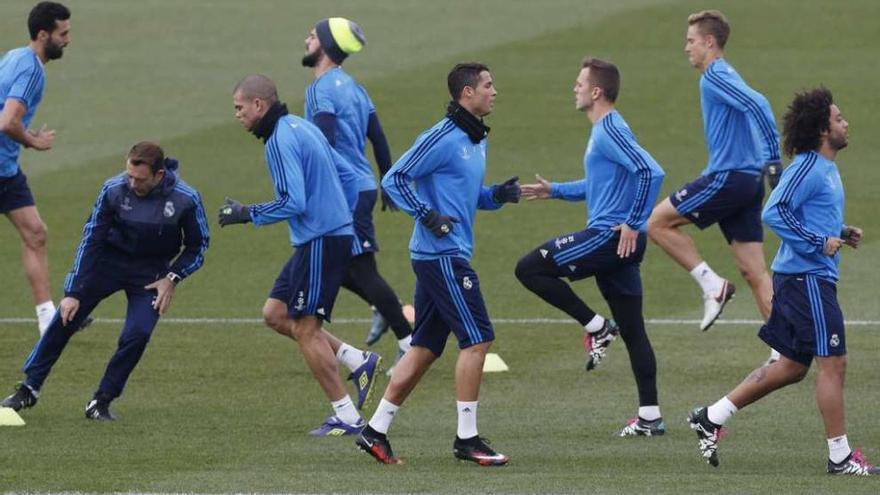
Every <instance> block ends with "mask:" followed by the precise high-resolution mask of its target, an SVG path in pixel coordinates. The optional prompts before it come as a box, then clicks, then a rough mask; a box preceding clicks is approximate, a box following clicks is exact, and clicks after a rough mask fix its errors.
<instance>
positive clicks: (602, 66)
mask: <svg viewBox="0 0 880 495" xmlns="http://www.w3.org/2000/svg"><path fill="white" fill-rule="evenodd" d="M581 68H582V69H590V83H591V84H592V85H593V86H595V87H597V88H602V94H603V95H605V99H606V100H608V101H610V102H611V103H614V102H615V101H617V95H618V93H620V71H619V70H617V66H616V65H614V64H612V63H611V62H607V61H605V60H602V59H598V58H592V57H587V58H585V59H584V61H583V62H582V63H581Z"/></svg>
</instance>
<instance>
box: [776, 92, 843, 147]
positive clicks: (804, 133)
mask: <svg viewBox="0 0 880 495" xmlns="http://www.w3.org/2000/svg"><path fill="white" fill-rule="evenodd" d="M833 103H834V98H833V97H832V95H831V91H829V90H828V88H825V87H819V88H816V89H811V90H809V91H804V92H802V93H797V94H796V95H795V96H794V100H793V101H792V102H791V105H789V106H788V113H786V114H785V117H783V119H782V134H783V136H784V137H785V139H784V141H783V143H782V149H783V150H784V151H785V154H786V155H788V156H790V157H791V156H794V155H796V154H798V153H806V152H807V151H813V150H816V149H818V148H819V146H820V145H821V144H822V132H824V131H828V130H829V129H830V128H831V124H830V120H831V105H832V104H833Z"/></svg>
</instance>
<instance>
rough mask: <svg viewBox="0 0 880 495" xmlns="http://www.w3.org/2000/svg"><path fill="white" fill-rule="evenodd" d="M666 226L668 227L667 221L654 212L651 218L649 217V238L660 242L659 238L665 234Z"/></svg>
mask: <svg viewBox="0 0 880 495" xmlns="http://www.w3.org/2000/svg"><path fill="white" fill-rule="evenodd" d="M666 228H668V226H667V225H666V222H664V221H663V219H662V218H660V216H659V215H653V214H652V215H651V216H650V218H648V238H649V239H651V241H652V242H654V243H655V244H657V243H658V242H659V241H658V238H659V237H661V236H662V235H663V229H666Z"/></svg>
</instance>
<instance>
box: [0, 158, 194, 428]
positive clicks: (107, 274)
mask: <svg viewBox="0 0 880 495" xmlns="http://www.w3.org/2000/svg"><path fill="white" fill-rule="evenodd" d="M126 167H127V171H126V172H125V173H122V174H120V175H117V176H116V177H113V178H111V179H110V180H108V181H107V182H105V183H104V187H103V188H102V189H101V193H100V194H99V195H98V200H97V202H96V203H95V208H94V210H93V211H92V214H91V216H90V217H89V219H88V221H87V222H86V225H85V227H84V228H83V237H82V241H81V243H80V245H79V249H78V250H77V252H76V258H75V259H74V262H73V269H72V270H71V271H70V274H69V275H68V276H67V280H66V282H65V285H64V296H65V297H64V299H63V300H62V301H61V303H60V304H59V307H58V313H57V314H56V315H55V318H54V319H53V320H52V324H51V325H50V326H49V329H48V330H47V332H46V334H45V335H44V336H43V337H42V338H41V339H40V341H39V342H38V343H37V345H36V347H34V350H33V352H31V355H30V356H29V357H28V359H27V362H26V363H25V365H24V372H25V374H26V375H27V378H26V379H25V381H24V382H23V383H22V384H20V385H19V386H18V390H17V391H16V393H15V394H13V395H11V396H9V397H7V398H6V399H5V400H4V401H3V402H2V403H0V406H2V407H11V408H12V409H15V410H20V409H22V408H28V407H31V406H33V405H34V404H36V402H37V397H38V395H39V391H40V388H41V387H42V386H43V382H44V381H45V380H46V377H47V376H48V375H49V371H50V370H51V369H52V365H54V364H55V361H57V360H58V357H59V356H61V352H62V351H63V350H64V347H65V346H66V345H67V342H68V341H69V340H70V337H71V336H72V335H73V333H74V332H75V329H77V328H79V325H80V322H82V320H83V319H85V318H86V317H87V316H88V315H89V313H91V312H92V310H93V309H94V308H95V306H97V305H98V303H99V302H101V301H102V300H103V299H105V298H107V297H108V296H110V295H111V294H113V293H115V292H117V291H119V290H124V291H125V295H126V296H127V298H128V311H127V314H126V318H125V325H124V326H123V327H122V334H121V335H120V337H119V347H118V349H117V350H116V354H114V356H113V358H112V359H111V360H110V363H109V364H108V365H107V371H106V372H105V373H104V378H103V379H102V380H101V384H100V385H99V386H98V390H97V392H95V395H94V398H93V399H92V400H91V401H90V402H89V403H88V405H87V406H86V417H87V418H89V419H97V420H112V419H115V418H114V416H113V415H112V414H111V413H110V409H109V405H110V402H111V401H112V400H113V399H115V398H117V397H119V395H121V394H122V389H123V388H124V387H125V382H126V381H127V380H128V376H129V375H130V374H131V372H132V370H133V369H134V367H135V366H136V365H137V363H138V361H139V360H140V358H141V356H142V355H143V353H144V349H145V348H146V346H147V342H149V340H150V335H151V334H152V333H153V328H154V327H155V326H156V323H157V321H158V320H159V315H161V314H163V313H164V312H165V311H166V310H167V309H168V307H169V305H170V304H171V299H172V297H173V295H174V290H175V286H176V285H177V284H178V283H179V282H180V281H181V280H182V279H184V278H186V277H187V276H188V275H190V274H192V273H193V272H194V271H196V270H198V269H199V267H200V266H202V263H203V261H204V255H205V250H206V249H207V248H208V223H207V221H206V219H205V211H204V208H203V207H202V201H201V198H200V197H199V194H198V192H196V190H195V189H193V188H192V187H190V186H189V185H188V184H186V183H185V182H183V181H182V180H181V179H180V178H178V177H177V174H176V173H175V170H176V169H177V161H176V160H174V159H170V158H167V159H166V158H165V155H164V153H163V151H162V149H161V148H160V147H159V146H158V145H156V144H154V143H150V142H141V143H138V144H136V145H135V146H134V147H132V149H131V151H129V153H128V159H127V164H126ZM181 247H182V250H181Z"/></svg>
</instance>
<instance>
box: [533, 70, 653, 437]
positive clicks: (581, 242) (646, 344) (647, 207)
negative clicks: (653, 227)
mask: <svg viewBox="0 0 880 495" xmlns="http://www.w3.org/2000/svg"><path fill="white" fill-rule="evenodd" d="M619 91H620V72H619V71H618V69H617V67H616V66H615V65H614V64H612V63H610V62H606V61H604V60H599V59H595V58H587V59H585V60H584V61H583V64H582V66H581V70H580V73H579V74H578V76H577V80H576V81H575V86H574V94H575V109H576V110H578V111H582V112H585V113H586V114H587V117H588V118H589V119H590V122H592V124H593V130H592V132H591V134H590V139H589V141H587V150H586V152H585V153H584V178H583V179H581V180H577V181H573V182H563V183H551V182H548V181H546V180H544V179H543V178H542V177H541V176H540V175H538V176H536V177H537V178H538V183H536V184H525V185H523V186H522V193H523V196H524V197H525V198H526V199H530V200H531V199H547V198H557V199H565V200H568V201H586V204H587V215H588V221H587V227H586V229H584V230H580V231H578V232H572V233H570V234H564V235H562V236H559V237H557V238H556V239H552V240H550V241H547V242H546V243H544V244H542V245H540V246H538V248H537V249H535V250H534V251H532V252H531V253H529V254H527V255H525V256H524V257H523V258H522V259H521V260H519V263H518V264H517V265H516V276H517V278H518V279H519V280H520V282H522V284H523V285H524V286H526V288H527V289H529V290H530V291H532V292H534V293H535V294H537V295H538V297H540V298H541V299H543V300H545V301H547V302H548V303H550V304H552V305H553V306H555V307H557V308H559V309H561V310H562V311H564V312H565V313H566V314H568V315H569V316H571V317H572V318H574V319H575V320H577V321H578V323H580V324H581V325H583V327H584V332H585V333H584V343H585V347H586V350H587V352H588V356H587V365H586V369H587V371H589V370H592V369H594V368H595V367H596V366H597V365H598V364H599V362H600V361H601V360H602V358H603V357H604V356H605V350H606V348H607V347H608V345H609V344H610V343H611V341H612V340H614V338H615V336H616V335H617V334H618V333H619V334H620V335H621V336H622V337H623V341H624V343H625V344H626V348H627V351H628V352H629V357H630V364H631V365H632V370H633V374H634V375H635V378H636V386H637V388H638V391H639V411H638V415H637V416H636V417H635V418H633V419H632V420H630V421H629V423H628V424H627V425H626V426H625V427H624V428H623V430H621V432H620V436H630V435H645V436H652V435H662V434H663V433H664V432H665V427H664V424H663V419H662V417H661V416H660V406H659V405H658V404H659V403H658V401H657V364H656V360H655V359H654V350H653V349H652V348H651V342H650V341H649V340H648V335H647V333H645V320H644V318H643V317H642V279H641V275H640V273H639V264H640V263H641V261H642V258H643V257H644V254H645V245H646V244H647V235H646V234H645V231H646V230H647V223H648V215H649V214H650V213H651V205H652V204H654V201H655V200H656V199H657V194H658V193H659V192H660V185H661V184H662V183H663V176H664V175H665V174H664V172H663V169H662V168H660V165H658V164H657V161H656V160H654V158H653V157H651V155H650V154H648V152H647V151H645V150H644V149H643V148H642V147H641V146H639V143H638V142H636V138H635V136H634V135H633V133H632V131H630V129H629V126H628V125H627V124H626V121H624V120H623V117H622V116H621V115H620V114H619V113H618V112H617V110H615V109H614V104H615V102H616V101H617V95H618V93H619ZM564 277H567V278H568V279H569V280H571V281H576V280H581V279H584V278H587V277H595V278H596V284H597V285H598V286H599V290H600V291H601V292H602V296H603V297H604V298H605V300H606V301H607V302H608V306H609V307H610V308H611V314H612V315H613V316H614V319H615V320H616V322H617V323H616V324H615V321H614V320H609V319H605V318H603V317H602V316H600V315H598V314H596V312H595V311H593V310H592V309H590V307H589V306H587V305H586V303H584V301H583V300H582V299H581V298H579V297H578V296H577V294H575V293H574V291H573V290H572V288H571V286H570V285H569V284H567V283H565V282H564V281H563V280H562V278H564ZM618 325H619V328H618Z"/></svg>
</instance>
